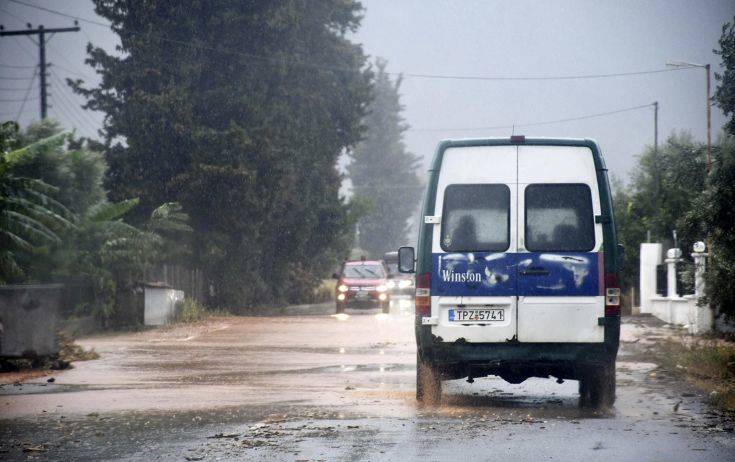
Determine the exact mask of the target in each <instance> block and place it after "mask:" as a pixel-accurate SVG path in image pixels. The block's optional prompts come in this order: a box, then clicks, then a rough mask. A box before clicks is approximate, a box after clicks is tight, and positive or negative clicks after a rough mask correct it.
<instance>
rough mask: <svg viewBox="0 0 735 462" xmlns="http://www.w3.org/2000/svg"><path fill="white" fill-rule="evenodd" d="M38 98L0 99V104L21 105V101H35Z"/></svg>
mask: <svg viewBox="0 0 735 462" xmlns="http://www.w3.org/2000/svg"><path fill="white" fill-rule="evenodd" d="M37 100H38V97H37V96H35V97H33V98H21V99H0V103H22V102H23V101H37Z"/></svg>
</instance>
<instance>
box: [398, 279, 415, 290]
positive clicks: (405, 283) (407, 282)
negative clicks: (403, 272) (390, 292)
mask: <svg viewBox="0 0 735 462" xmlns="http://www.w3.org/2000/svg"><path fill="white" fill-rule="evenodd" d="M412 285H413V281H412V280H410V279H404V280H402V281H401V282H399V283H398V287H400V288H401V289H405V288H406V287H411V286H412Z"/></svg>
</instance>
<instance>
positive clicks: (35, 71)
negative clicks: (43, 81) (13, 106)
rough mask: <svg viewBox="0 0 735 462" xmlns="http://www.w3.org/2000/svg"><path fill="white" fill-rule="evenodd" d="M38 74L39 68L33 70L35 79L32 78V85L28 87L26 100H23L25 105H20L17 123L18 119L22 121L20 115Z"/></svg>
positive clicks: (16, 117)
mask: <svg viewBox="0 0 735 462" xmlns="http://www.w3.org/2000/svg"><path fill="white" fill-rule="evenodd" d="M37 73H38V68H35V69H34V70H33V77H31V83H30V84H29V85H28V89H27V90H26V94H25V98H24V99H23V103H21V105H20V109H18V114H16V115H15V121H16V122H17V121H18V119H20V115H21V114H22V113H23V109H25V107H26V100H27V99H28V95H30V94H31V89H32V88H33V82H35V80H36V74H37Z"/></svg>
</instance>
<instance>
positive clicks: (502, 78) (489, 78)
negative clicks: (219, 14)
mask: <svg viewBox="0 0 735 462" xmlns="http://www.w3.org/2000/svg"><path fill="white" fill-rule="evenodd" d="M9 1H11V2H13V3H17V4H19V5H24V6H27V7H29V8H36V9H39V10H42V11H46V12H48V13H52V14H57V15H59V16H63V17H66V18H71V19H75V20H78V21H82V22H85V23H88V24H94V25H97V26H101V27H106V28H111V25H110V24H105V23H101V22H99V21H94V20H91V19H86V18H82V17H79V16H73V15H70V14H67V13H64V12H61V11H57V10H52V9H50V8H45V7H42V6H38V5H32V4H30V3H26V2H23V1H20V0H9ZM129 32H130V33H132V34H135V35H142V34H143V33H141V32H137V31H129ZM148 34H149V35H150V36H153V37H156V38H158V39H159V40H161V41H165V42H170V43H176V44H179V45H184V46H188V47H192V48H199V49H201V50H207V51H214V52H217V53H229V54H234V55H240V56H243V57H247V58H251V59H260V60H265V61H271V62H278V58H274V57H268V56H260V55H255V54H252V53H246V52H242V51H235V50H228V49H221V48H214V47H209V46H205V45H200V44H193V43H190V42H185V41H183V40H175V39H171V38H168V37H164V36H162V35H158V34H155V33H150V32H148ZM292 62H295V63H296V64H301V65H304V66H307V67H312V68H316V69H322V70H331V71H340V72H352V71H354V69H348V68H339V67H334V66H323V65H319V64H315V63H309V62H303V61H300V62H296V61H293V60H292ZM693 67H695V66H680V67H675V68H664V69H651V70H642V71H632V72H613V73H607V74H578V75H556V76H552V75H548V76H487V75H485V76H483V75H458V74H455V75H453V74H424V73H411V72H387V74H389V75H394V76H402V77H411V78H417V79H436V80H476V81H543V80H583V79H606V78H617V77H630V76H638V75H648V74H659V73H663V72H675V71H681V70H685V69H691V68H693Z"/></svg>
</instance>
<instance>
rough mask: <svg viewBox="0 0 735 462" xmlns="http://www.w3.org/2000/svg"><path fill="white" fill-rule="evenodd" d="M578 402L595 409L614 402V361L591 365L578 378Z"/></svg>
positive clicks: (609, 405) (605, 406) (608, 405)
mask: <svg viewBox="0 0 735 462" xmlns="http://www.w3.org/2000/svg"><path fill="white" fill-rule="evenodd" d="M579 403H580V404H581V405H582V406H583V407H591V408H595V409H599V408H607V407H611V406H612V405H613V404H615V362H614V361H613V362H610V363H608V364H605V365H602V366H596V367H591V368H589V369H587V371H586V372H585V373H584V374H583V376H582V377H581V378H580V379H579Z"/></svg>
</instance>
